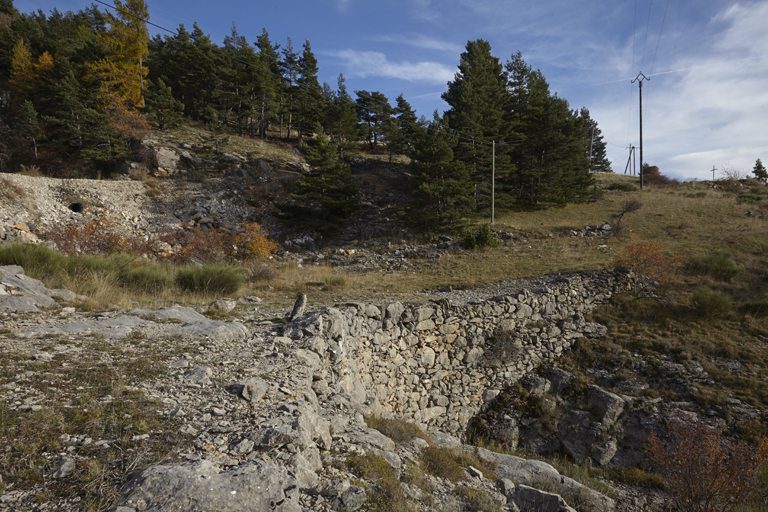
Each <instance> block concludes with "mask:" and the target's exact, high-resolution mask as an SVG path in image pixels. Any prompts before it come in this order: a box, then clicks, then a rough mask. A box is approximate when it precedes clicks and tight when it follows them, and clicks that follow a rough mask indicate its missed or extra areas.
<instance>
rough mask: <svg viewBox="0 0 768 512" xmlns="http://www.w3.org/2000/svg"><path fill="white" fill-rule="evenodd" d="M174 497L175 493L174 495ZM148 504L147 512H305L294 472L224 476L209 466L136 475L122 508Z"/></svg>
mask: <svg viewBox="0 0 768 512" xmlns="http://www.w3.org/2000/svg"><path fill="white" fill-rule="evenodd" d="M169 491H170V492H169ZM139 500H143V501H144V502H145V503H146V508H145V510H146V511H150V512H171V511H173V512H177V511H179V510H195V511H198V512H219V511H221V510H227V511H230V512H245V511H252V510H270V511H275V512H301V510H302V508H301V506H300V505H299V487H298V485H297V482H296V479H295V478H294V477H292V476H290V474H289V471H288V470H287V469H286V468H284V467H280V466H275V465H272V464H245V465H240V466H238V467H236V468H234V469H230V470H228V471H221V470H220V469H219V468H218V467H217V466H215V465H214V464H213V463H211V462H210V461H207V460H202V461H199V462H196V463H194V464H188V465H178V464H173V465H163V466H152V467H149V468H147V469H143V470H141V471H139V472H137V473H136V474H135V475H134V476H133V477H132V478H131V479H130V480H129V481H128V483H126V484H125V486H124V487H123V489H122V492H121V496H120V499H119V501H118V503H117V506H116V507H115V508H113V509H112V510H113V511H115V510H116V509H117V507H121V506H122V507H126V506H129V505H130V504H131V503H137V502H138V501H139Z"/></svg>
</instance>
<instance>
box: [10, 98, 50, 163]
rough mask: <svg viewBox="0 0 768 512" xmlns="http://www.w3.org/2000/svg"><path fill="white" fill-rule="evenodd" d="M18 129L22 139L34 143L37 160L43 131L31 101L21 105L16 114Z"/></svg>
mask: <svg viewBox="0 0 768 512" xmlns="http://www.w3.org/2000/svg"><path fill="white" fill-rule="evenodd" d="M16 129H17V130H18V131H19V133H20V134H21V136H22V137H24V138H25V139H27V140H29V141H30V142H31V143H32V147H33V148H34V150H35V158H37V141H38V140H39V139H40V138H41V137H42V136H43V130H42V129H41V128H40V123H39V122H38V120H37V112H36V111H35V106H34V105H33V104H32V102H31V101H29V100H26V101H24V103H22V104H21V107H20V108H19V111H18V113H17V114H16Z"/></svg>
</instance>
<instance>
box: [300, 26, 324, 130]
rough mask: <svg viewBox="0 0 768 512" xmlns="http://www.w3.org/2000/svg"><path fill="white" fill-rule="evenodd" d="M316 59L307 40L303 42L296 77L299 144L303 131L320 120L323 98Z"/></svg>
mask: <svg viewBox="0 0 768 512" xmlns="http://www.w3.org/2000/svg"><path fill="white" fill-rule="evenodd" d="M318 71H319V70H318V68H317V59H316V58H315V55H314V54H313V53H312V47H311V46H310V44H309V39H307V40H306V41H305V42H304V51H303V52H302V53H301V57H300V58H299V62H298V77H297V85H298V90H297V91H296V96H297V100H298V101H297V107H298V108H297V117H298V123H297V124H298V129H299V144H301V142H302V137H303V136H304V133H303V132H304V131H305V130H306V129H308V128H309V127H312V126H315V125H316V124H317V123H318V122H319V120H320V114H321V109H322V106H323V97H322V93H321V92H320V83H319V82H318V81H317V73H318Z"/></svg>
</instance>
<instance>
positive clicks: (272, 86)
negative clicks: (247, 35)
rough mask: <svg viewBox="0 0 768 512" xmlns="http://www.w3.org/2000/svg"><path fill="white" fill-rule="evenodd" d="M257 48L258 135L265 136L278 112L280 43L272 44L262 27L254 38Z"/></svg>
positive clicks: (264, 137) (267, 33)
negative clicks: (259, 74)
mask: <svg viewBox="0 0 768 512" xmlns="http://www.w3.org/2000/svg"><path fill="white" fill-rule="evenodd" d="M256 46H257V47H258V49H259V66H260V68H261V70H262V72H261V77H260V80H259V82H258V83H257V84H256V87H255V93H256V96H257V105H258V107H259V113H258V117H259V135H260V136H261V138H262V139H266V138H267V128H269V125H270V123H271V122H272V121H274V120H276V118H277V113H278V97H279V94H280V87H281V85H282V84H281V79H280V75H281V70H280V53H279V51H280V45H278V44H275V45H273V44H272V42H271V41H270V40H269V32H267V29H266V28H265V29H263V30H262V32H261V35H260V36H259V37H258V38H257V39H256Z"/></svg>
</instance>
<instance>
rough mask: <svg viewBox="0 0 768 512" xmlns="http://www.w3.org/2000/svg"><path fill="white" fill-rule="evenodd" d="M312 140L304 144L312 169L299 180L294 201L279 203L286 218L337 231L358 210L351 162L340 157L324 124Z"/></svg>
mask: <svg viewBox="0 0 768 512" xmlns="http://www.w3.org/2000/svg"><path fill="white" fill-rule="evenodd" d="M316 130H317V134H316V136H315V138H314V140H313V141H312V142H311V143H309V144H304V145H302V146H301V149H302V152H303V153H304V158H305V160H306V161H307V163H308V164H309V165H310V166H311V167H312V170H311V171H310V172H309V173H308V174H306V175H304V176H303V177H302V178H301V179H300V180H299V181H298V182H297V184H296V187H297V191H296V193H295V194H293V195H292V199H293V201H292V202H291V203H288V204H283V205H280V209H281V210H282V212H283V219H284V220H286V221H287V222H289V223H290V224H294V225H297V226H300V227H301V228H302V229H311V230H314V231H317V232H318V233H321V234H322V235H328V234H331V233H333V232H334V231H336V230H337V229H338V228H339V227H340V226H341V225H342V224H343V223H344V222H345V221H347V220H349V219H350V218H351V217H352V215H353V214H354V213H356V212H357V211H358V210H359V208H360V207H359V200H358V197H357V187H356V186H355V184H354V182H353V181H352V174H351V172H350V170H349V166H348V165H346V164H344V163H342V162H340V161H339V156H338V149H337V148H336V144H334V143H333V142H332V141H331V140H330V137H328V136H327V135H325V133H324V131H323V128H322V126H319V125H318V126H317V129H316Z"/></svg>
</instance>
